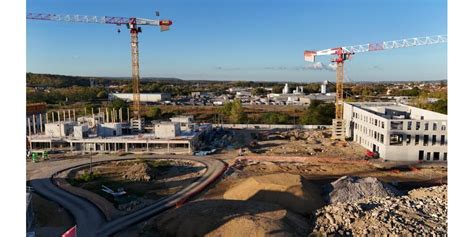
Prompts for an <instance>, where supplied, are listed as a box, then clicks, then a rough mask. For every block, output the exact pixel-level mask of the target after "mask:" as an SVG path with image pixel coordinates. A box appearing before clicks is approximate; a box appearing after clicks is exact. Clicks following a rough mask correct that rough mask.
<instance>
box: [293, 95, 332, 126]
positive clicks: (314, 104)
mask: <svg viewBox="0 0 474 237" xmlns="http://www.w3.org/2000/svg"><path fill="white" fill-rule="evenodd" d="M335 111H336V107H335V105H334V104H333V103H323V102H322V101H318V100H315V101H311V104H310V106H309V107H308V108H307V109H306V111H305V112H304V113H303V115H302V116H301V117H300V124H304V125H313V124H318V125H323V124H325V125H327V124H332V119H333V118H334V116H335Z"/></svg>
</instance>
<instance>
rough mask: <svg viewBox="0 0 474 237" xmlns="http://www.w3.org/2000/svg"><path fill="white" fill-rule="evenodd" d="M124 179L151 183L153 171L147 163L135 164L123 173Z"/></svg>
mask: <svg viewBox="0 0 474 237" xmlns="http://www.w3.org/2000/svg"><path fill="white" fill-rule="evenodd" d="M122 177H123V178H124V179H127V180H131V181H150V180H152V179H153V177H154V174H153V169H152V167H150V165H149V164H148V163H146V162H138V163H135V164H134V165H132V166H131V167H130V169H127V170H126V171H124V172H123V175H122Z"/></svg>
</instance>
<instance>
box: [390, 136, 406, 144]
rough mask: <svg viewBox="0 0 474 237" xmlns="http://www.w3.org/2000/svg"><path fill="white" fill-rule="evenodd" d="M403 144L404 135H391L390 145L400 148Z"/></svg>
mask: <svg viewBox="0 0 474 237" xmlns="http://www.w3.org/2000/svg"><path fill="white" fill-rule="evenodd" d="M402 143H403V135H401V134H390V145H395V146H400V145H402Z"/></svg>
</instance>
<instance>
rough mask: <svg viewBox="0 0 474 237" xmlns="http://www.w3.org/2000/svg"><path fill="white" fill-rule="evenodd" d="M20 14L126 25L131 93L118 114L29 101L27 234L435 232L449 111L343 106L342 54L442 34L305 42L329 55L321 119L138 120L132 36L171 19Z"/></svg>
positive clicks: (442, 223) (442, 227)
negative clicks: (330, 92)
mask: <svg viewBox="0 0 474 237" xmlns="http://www.w3.org/2000/svg"><path fill="white" fill-rule="evenodd" d="M156 16H159V13H158V12H157V13H156ZM27 19H29V20H42V21H63V22H69V23H97V24H112V25H117V26H120V25H126V26H127V29H128V30H129V31H130V37H131V43H130V45H131V52H132V54H131V59H132V60H131V61H132V62H131V66H132V67H131V71H132V75H131V85H132V91H133V93H131V94H127V98H128V102H130V109H128V108H127V109H123V108H122V107H120V108H119V109H115V108H108V107H99V108H96V109H94V108H92V109H90V108H84V111H80V113H79V111H78V110H77V109H75V108H67V107H65V106H64V107H63V108H62V109H59V110H58V109H47V108H46V107H41V105H34V106H33V105H31V110H30V111H29V113H28V114H27V116H26V131H27V134H26V150H27V159H26V162H27V173H26V176H27V186H28V187H29V189H28V197H30V196H31V197H30V198H29V199H28V201H27V210H28V213H27V219H28V223H27V232H28V233H29V234H30V235H31V236H58V235H61V234H63V233H72V232H73V233H74V236H76V235H77V236H117V237H119V236H183V237H184V236H273V235H276V236H326V235H330V236H380V235H384V236H385V235H403V236H405V235H408V236H409V235H422V236H424V235H433V236H444V235H447V124H446V122H447V115H444V114H440V113H435V112H431V111H428V110H424V109H420V108H415V107H411V106H407V105H403V104H400V103H395V102H389V103H375V102H346V101H345V96H347V95H345V94H344V88H343V87H344V63H345V61H346V60H349V59H351V58H352V57H353V55H354V54H356V53H357V54H359V53H366V52H372V51H380V50H386V49H387V50H388V49H398V48H407V47H414V46H425V45H431V44H440V43H446V42H447V36H444V35H440V36H430V37H418V38H410V39H403V40H395V41H384V42H380V43H377V44H364V45H356V46H346V47H337V48H331V49H327V50H307V51H305V52H304V59H305V60H306V61H309V62H315V57H319V56H324V55H334V56H335V58H334V59H333V60H332V62H334V63H335V64H334V66H335V74H336V75H335V76H336V80H335V81H336V83H335V89H336V91H335V96H334V101H331V102H330V103H334V105H335V111H334V114H333V116H334V117H333V118H334V119H333V120H332V124H330V125H329V124H313V125H296V124H293V125H285V126H284V125H281V124H270V125H268V126H263V125H256V124H255V125H250V124H248V123H247V124H243V123H241V124H224V123H216V124H212V123H199V122H195V121H194V118H193V116H192V115H179V116H173V117H171V118H169V119H160V120H153V121H146V120H145V118H144V110H143V101H140V98H141V96H140V95H141V93H140V73H139V62H138V61H139V60H138V34H139V33H141V32H142V29H141V27H142V26H155V27H160V29H161V31H167V30H169V29H170V26H171V25H172V21H171V20H163V19H162V20H149V19H143V18H135V17H93V16H77V15H56V14H44V13H29V14H28V15H27ZM326 84H327V83H324V88H325V87H326ZM288 90H289V89H288V85H285V88H284V91H287V92H288ZM324 90H326V89H324ZM296 93H304V92H303V87H297V89H296ZM235 110H236V109H232V111H234V112H235ZM79 114H81V115H80V116H79ZM76 115H77V116H76ZM38 194H39V195H38ZM37 203H38V206H36V205H37ZM48 210H54V213H53V214H52V215H54V218H51V219H49V216H48V215H47V214H45V213H47V212H48ZM31 233H32V234H31ZM63 236H65V235H63Z"/></svg>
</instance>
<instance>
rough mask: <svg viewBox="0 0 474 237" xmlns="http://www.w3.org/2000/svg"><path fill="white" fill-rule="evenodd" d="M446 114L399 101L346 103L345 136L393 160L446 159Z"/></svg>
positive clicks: (382, 156)
mask: <svg viewBox="0 0 474 237" xmlns="http://www.w3.org/2000/svg"><path fill="white" fill-rule="evenodd" d="M447 119H448V118H447V115H445V114H440V113H436V112H432V111H428V110H424V109H420V108H416V107H412V106H408V105H404V104H400V103H396V102H359V103H344V120H345V121H346V136H347V137H351V138H352V139H353V140H354V142H356V143H359V144H360V145H362V146H363V147H365V148H367V149H368V150H371V151H376V152H378V153H379V155H380V157H381V158H383V159H386V160H394V161H446V160H447V156H448V153H447V143H448V137H447Z"/></svg>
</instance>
